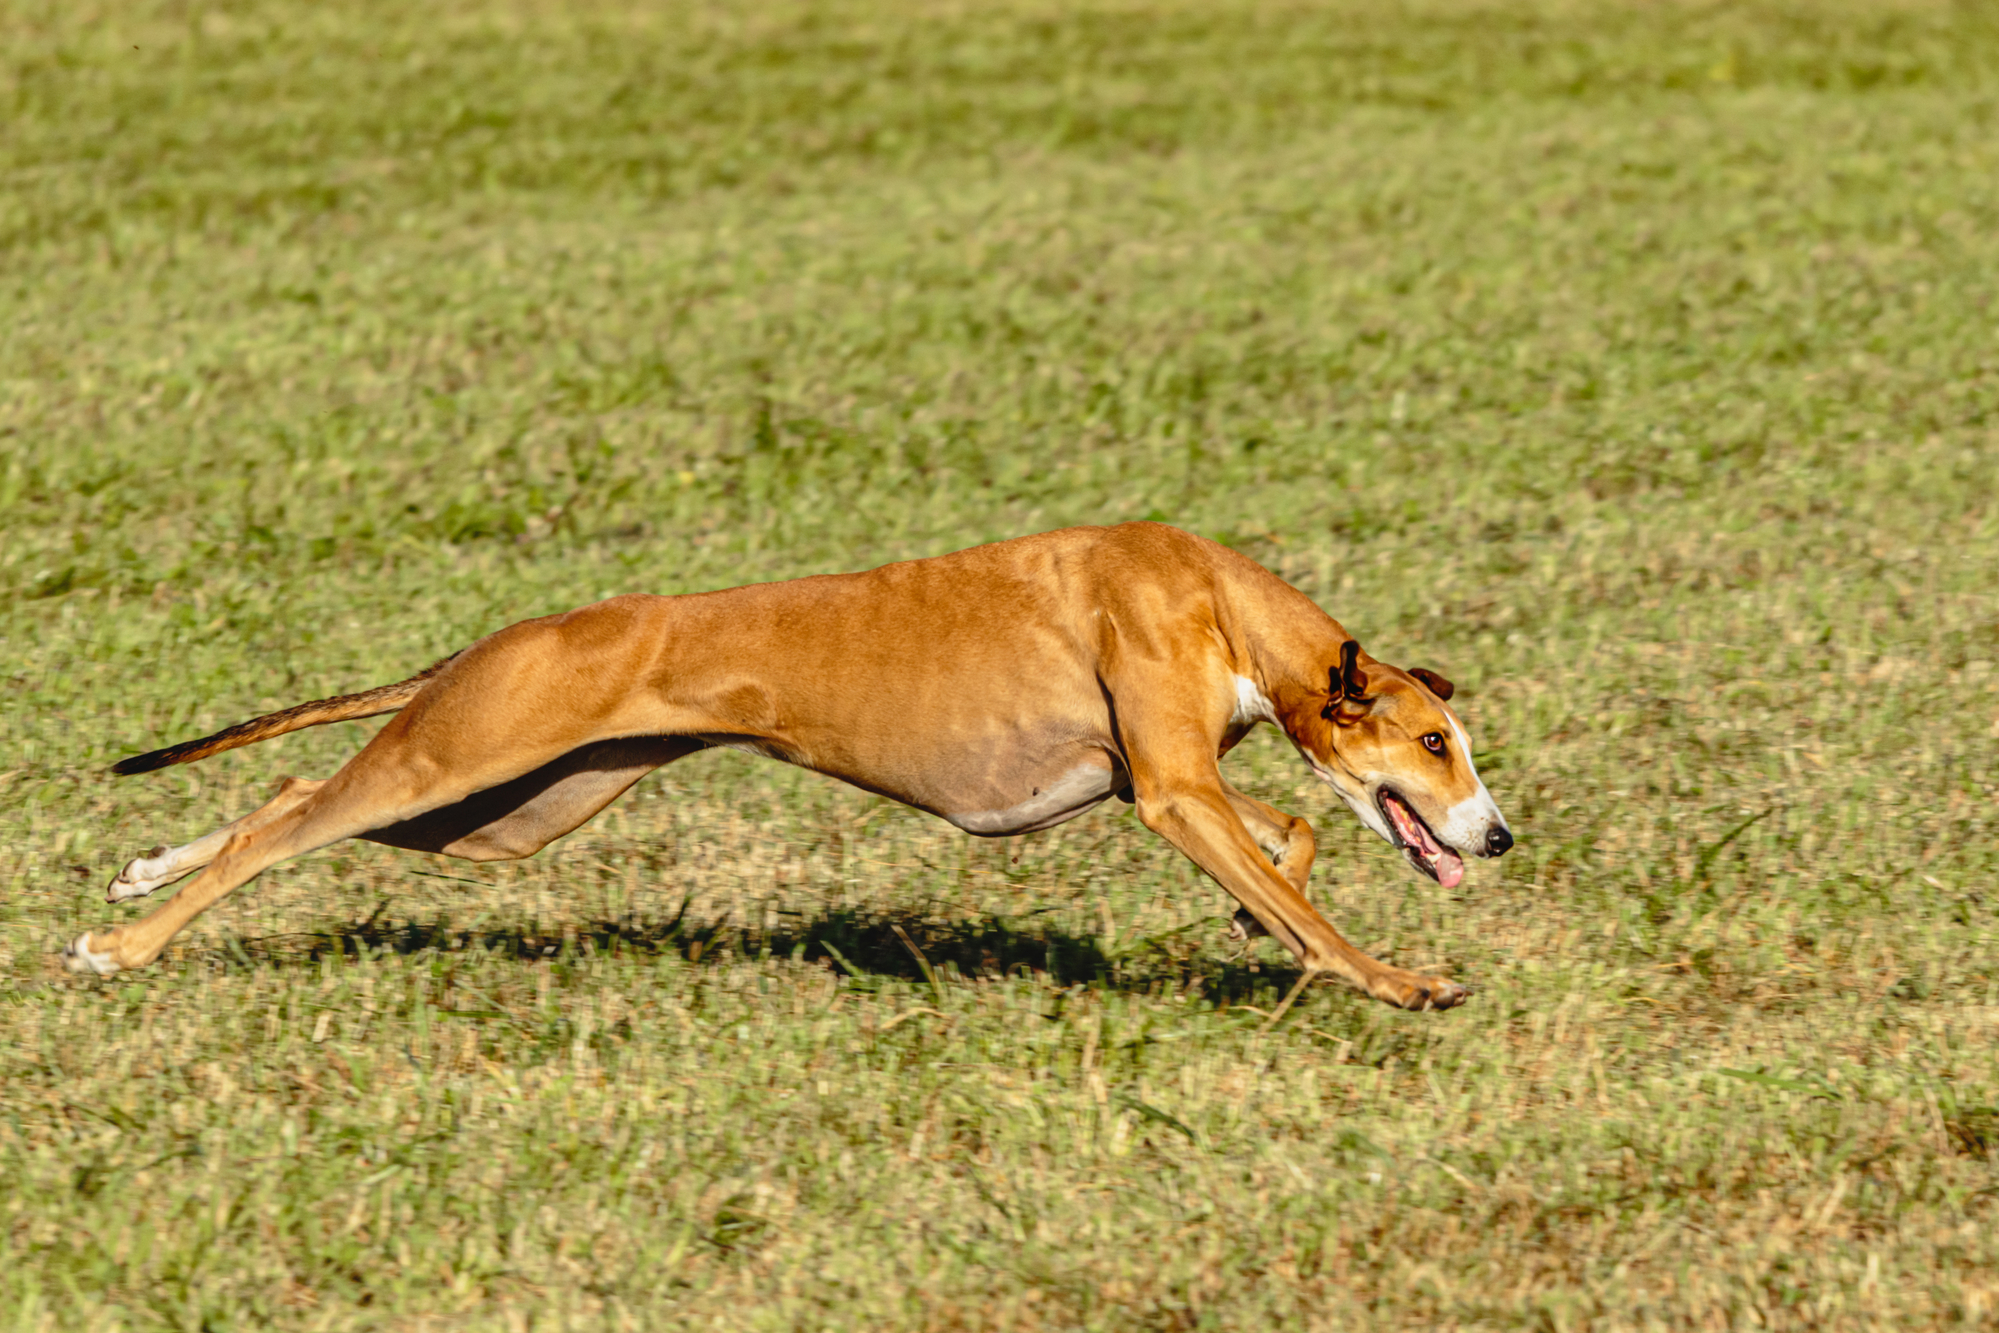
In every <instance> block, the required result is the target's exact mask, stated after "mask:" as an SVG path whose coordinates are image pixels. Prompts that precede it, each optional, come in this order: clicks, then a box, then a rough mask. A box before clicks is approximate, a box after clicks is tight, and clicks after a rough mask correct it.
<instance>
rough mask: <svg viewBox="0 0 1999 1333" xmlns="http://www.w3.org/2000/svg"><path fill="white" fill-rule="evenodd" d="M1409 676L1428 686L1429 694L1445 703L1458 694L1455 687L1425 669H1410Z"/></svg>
mask: <svg viewBox="0 0 1999 1333" xmlns="http://www.w3.org/2000/svg"><path fill="white" fill-rule="evenodd" d="M1409 674H1410V675H1412V676H1414V677H1415V678H1416V679H1418V680H1420V681H1422V682H1423V683H1424V684H1425V685H1428V686H1429V687H1430V693H1432V694H1434V695H1436V696H1437V697H1438V698H1439V699H1442V700H1443V701H1444V702H1445V703H1449V702H1450V701H1451V696H1452V695H1453V694H1456V693H1457V692H1458V687H1457V686H1455V685H1453V684H1451V682H1449V681H1448V680H1445V679H1444V678H1443V677H1442V676H1440V675H1438V674H1437V673H1436V672H1434V671H1431V670H1430V669H1429V668H1427V667H1410V668H1409Z"/></svg>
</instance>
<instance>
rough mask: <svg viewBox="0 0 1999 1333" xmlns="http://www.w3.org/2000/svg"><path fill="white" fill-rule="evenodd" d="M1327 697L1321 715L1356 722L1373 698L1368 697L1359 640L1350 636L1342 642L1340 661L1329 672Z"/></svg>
mask: <svg viewBox="0 0 1999 1333" xmlns="http://www.w3.org/2000/svg"><path fill="white" fill-rule="evenodd" d="M1326 674H1327V681H1326V692H1327V693H1328V694H1329V695H1331V696H1332V697H1331V698H1329V699H1327V700H1326V707H1325V711H1324V712H1322V713H1321V714H1320V716H1321V717H1326V718H1331V719H1332V720H1334V721H1336V722H1357V721H1359V720H1360V718H1361V717H1362V715H1364V714H1365V713H1366V712H1367V711H1368V705H1369V704H1371V703H1373V702H1374V700H1373V699H1371V698H1369V697H1368V693H1367V676H1366V675H1365V674H1363V673H1362V671H1361V669H1360V643H1359V642H1358V641H1357V640H1354V639H1348V640H1347V641H1346V642H1345V643H1343V644H1341V645H1340V664H1339V665H1338V666H1336V667H1334V668H1333V669H1332V670H1331V671H1329V672H1327V673H1326Z"/></svg>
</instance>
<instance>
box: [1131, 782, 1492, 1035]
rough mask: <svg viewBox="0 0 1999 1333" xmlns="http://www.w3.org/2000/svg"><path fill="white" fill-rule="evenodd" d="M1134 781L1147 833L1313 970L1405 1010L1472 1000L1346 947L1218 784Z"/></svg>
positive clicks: (1450, 986)
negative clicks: (1262, 846) (1198, 870)
mask: <svg viewBox="0 0 1999 1333" xmlns="http://www.w3.org/2000/svg"><path fill="white" fill-rule="evenodd" d="M1133 778H1134V790H1135V794H1136V795H1137V798H1138V799H1137V804H1138V817H1139V818H1140V819H1141V820H1142V821H1144V823H1145V826H1146V827H1147V828H1149V829H1151V830H1152V831H1153V832H1155V833H1157V834H1159V836H1161V837H1162V838H1165V839H1166V840H1167V841H1168V842H1170V843H1172V844H1173V845H1174V846H1175V847H1177V848H1179V849H1180V851H1181V852H1183V853H1185V855H1186V856H1187V858H1188V859H1189V860H1191V861H1192V862H1194V864H1195V865H1198V866H1199V867H1201V869H1202V870H1204V871H1206V872H1207V873H1208V874H1209V875H1210V876H1212V877H1213V878H1214V880H1215V882H1216V883H1218V884H1220V885H1221V886H1222V887H1223V888H1224V889H1227V890H1228V891H1229V893H1230V895H1231V896H1233V897H1234V898H1235V900H1236V901H1237V902H1239V903H1241V904H1242V905H1243V906H1244V907H1245V908H1247V909H1248V910H1249V912H1250V914H1251V915H1252V916H1254V917H1255V918H1256V920H1257V921H1258V922H1260V923H1261V924H1262V926H1263V928H1264V930H1265V931H1267V932H1268V933H1269V934H1271V935H1272V936H1274V937H1275V938H1276V939H1277V941H1278V943H1280V944H1282V945H1283V946H1284V947H1285V948H1287V949H1289V950H1290V951H1291V952H1292V954H1293V955H1295V956H1296V957H1297V959H1298V961H1299V962H1300V963H1302V964H1303V965H1304V966H1305V967H1306V968H1307V969H1308V970H1310V971H1313V972H1331V973H1333V974H1334V975H1336V976H1339V977H1343V978H1345V979H1346V980H1347V981H1348V982H1350V983H1352V984H1353V985H1354V986H1356V987H1358V988H1359V989H1361V990H1363V991H1365V992H1366V993H1367V994H1369V995H1372V996H1374V997H1375V998H1376V999H1378V1000H1386V1001H1387V1002H1388V1003H1390V1004H1393V1005H1397V1006H1399V1007H1401V1008H1404V1009H1449V1008H1451V1007H1452V1006H1454V1005H1458V1004H1462V1003H1464V1001H1465V1000H1466V999H1467V998H1468V997H1469V996H1470V994H1471V991H1470V990H1469V989H1468V988H1466V987H1464V986H1460V985H1458V984H1457V983H1455V982H1451V981H1446V980H1445V979H1444V978H1442V977H1426V976H1422V975H1420V974H1418V973H1415V972H1410V971H1407V970H1406V969H1403V968H1399V967H1390V966H1388V965H1387V964H1386V963H1382V962H1379V961H1377V960H1375V959H1373V958H1370V957H1368V956H1367V955H1366V954H1364V953H1362V952H1361V951H1360V950H1359V949H1356V948H1355V947H1354V946H1353V945H1351V944H1349V943H1347V941H1346V940H1345V939H1344V938H1342V937H1341V935H1340V933H1339V932H1338V931H1337V930H1334V929H1333V927H1332V923H1331V922H1329V921H1327V920H1326V919H1325V918H1324V917H1322V916H1320V915H1319V913H1318V911H1317V910H1316V909H1315V908H1314V907H1313V906H1312V904H1311V903H1309V902H1307V901H1306V900H1305V895H1304V894H1302V893H1300V892H1299V891H1298V890H1297V889H1295V888H1293V887H1292V885H1291V883H1290V882H1289V881H1288V880H1287V879H1286V878H1285V877H1284V875H1282V874H1281V873H1279V872H1278V870H1277V868H1276V866H1274V865H1273V864H1271V862H1270V860H1269V858H1267V857H1265V856H1264V855H1263V854H1262V851H1261V849H1260V848H1258V846H1257V845H1256V841H1255V839H1253V838H1251V837H1250V835H1249V830H1248V829H1246V828H1245V827H1243V823H1242V821H1241V820H1240V819H1239V818H1237V817H1236V813H1235V811H1234V810H1233V809H1232V808H1231V803H1230V801H1229V799H1228V797H1227V795H1226V794H1225V793H1224V792H1223V790H1222V786H1221V782H1220V780H1219V777H1217V778H1216V779H1214V780H1213V781H1211V782H1209V783H1206V784H1201V783H1197V782H1190V783H1173V782H1170V781H1165V782H1162V781H1159V780H1157V779H1156V778H1155V779H1153V780H1151V781H1148V780H1146V779H1145V778H1144V777H1142V776H1141V775H1140V774H1139V773H1137V772H1134V774H1133Z"/></svg>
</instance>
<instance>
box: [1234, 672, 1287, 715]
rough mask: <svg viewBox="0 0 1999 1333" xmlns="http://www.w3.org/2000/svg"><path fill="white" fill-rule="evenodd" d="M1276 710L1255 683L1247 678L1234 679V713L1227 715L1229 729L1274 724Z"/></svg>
mask: <svg viewBox="0 0 1999 1333" xmlns="http://www.w3.org/2000/svg"><path fill="white" fill-rule="evenodd" d="M1276 721H1277V709H1276V708H1275V706H1273V705H1272V704H1271V702H1270V700H1269V698H1267V697H1266V696H1265V695H1264V693H1263V691H1262V690H1260V689H1258V688H1257V685H1256V682H1255V681H1253V680H1251V679H1250V678H1249V677H1248V676H1237V677H1236V678H1235V711H1234V712H1232V713H1230V714H1229V725H1230V726H1231V727H1251V726H1255V725H1256V724H1257V723H1258V722H1269V723H1272V724H1275V723H1276Z"/></svg>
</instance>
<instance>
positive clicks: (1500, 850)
mask: <svg viewBox="0 0 1999 1333" xmlns="http://www.w3.org/2000/svg"><path fill="white" fill-rule="evenodd" d="M1512 847H1513V835H1512V834H1511V833H1508V832H1507V831H1506V830H1505V829H1503V828H1496V829H1494V830H1493V831H1492V832H1490V833H1488V834H1486V835H1485V854H1486V855H1487V856H1504V855H1506V853H1507V852H1508V851H1510V850H1511V849H1512Z"/></svg>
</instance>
